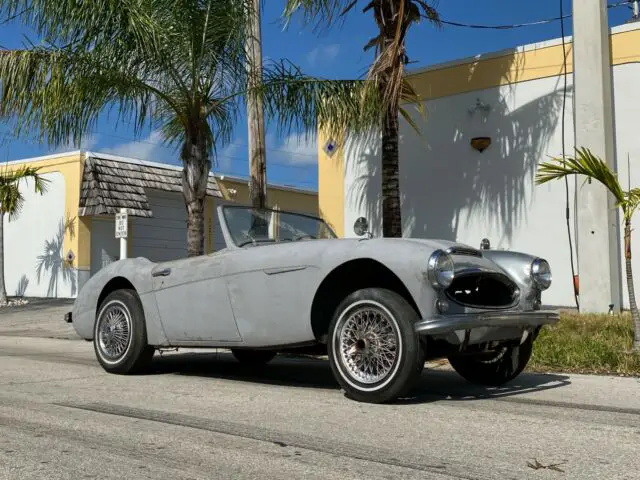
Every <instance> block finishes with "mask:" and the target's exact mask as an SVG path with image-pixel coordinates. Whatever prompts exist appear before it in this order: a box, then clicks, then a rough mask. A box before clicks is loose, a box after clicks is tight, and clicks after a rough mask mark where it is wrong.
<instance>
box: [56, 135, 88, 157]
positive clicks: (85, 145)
mask: <svg viewBox="0 0 640 480" xmlns="http://www.w3.org/2000/svg"><path fill="white" fill-rule="evenodd" d="M97 144H98V138H97V137H96V135H94V134H89V135H84V136H83V137H82V141H81V142H80V147H78V146H77V145H74V144H73V142H68V143H65V144H63V145H60V146H58V147H57V148H56V149H55V150H54V151H53V152H52V153H53V154H57V153H64V152H68V151H70V150H78V149H80V150H91V149H92V148H93V147H95V146H96V145H97Z"/></svg>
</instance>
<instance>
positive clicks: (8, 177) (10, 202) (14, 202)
mask: <svg viewBox="0 0 640 480" xmlns="http://www.w3.org/2000/svg"><path fill="white" fill-rule="evenodd" d="M39 170H40V169H39V168H34V167H30V166H22V167H20V168H17V169H15V170H9V169H5V170H4V171H3V172H2V173H0V212H1V213H3V214H8V215H9V221H11V220H13V219H15V218H16V217H18V216H19V215H20V212H21V211H22V207H23V206H24V196H23V195H22V192H21V191H20V183H21V182H23V181H26V180H28V179H31V180H33V183H34V190H35V192H36V193H39V194H41V195H42V194H44V193H46V191H47V186H48V184H49V180H48V179H46V178H43V177H42V176H41V175H40V174H39V173H38V172H39Z"/></svg>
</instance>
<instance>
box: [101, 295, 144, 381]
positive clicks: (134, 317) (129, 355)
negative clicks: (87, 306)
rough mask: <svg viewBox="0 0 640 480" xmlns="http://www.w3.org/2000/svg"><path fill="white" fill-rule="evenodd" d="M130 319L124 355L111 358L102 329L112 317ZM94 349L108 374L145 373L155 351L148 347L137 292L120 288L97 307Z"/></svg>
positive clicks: (121, 353) (120, 354) (115, 355)
mask: <svg viewBox="0 0 640 480" xmlns="http://www.w3.org/2000/svg"><path fill="white" fill-rule="evenodd" d="M110 313H111V314H116V315H122V314H124V315H125V316H128V319H129V321H128V322H127V321H126V317H125V320H124V321H125V323H128V325H129V334H128V335H127V340H126V347H125V348H124V350H123V351H122V352H117V354H114V355H111V356H110V355H109V352H108V351H106V346H105V344H104V343H105V342H104V341H103V337H101V336H100V330H101V327H102V325H103V324H104V322H105V321H106V320H107V317H108V315H109V314H110ZM93 328H94V329H93V349H94V351H95V354H96V358H97V359H98V362H99V363H100V365H102V368H104V369H105V370H106V371H107V372H109V373H116V374H133V373H141V372H143V371H145V370H146V369H147V368H148V367H149V365H150V363H151V359H152V358H153V354H154V352H155V349H154V348H153V347H152V346H150V345H148V344H147V327H146V323H145V318H144V311H143V309H142V304H141V303H140V299H139V298H138V295H137V293H136V292H135V291H134V290H129V289H121V290H115V291H113V292H111V293H110V294H109V295H107V297H106V298H105V299H104V300H103V302H102V303H101V304H100V306H99V307H98V315H97V316H96V322H95V325H94V327H93Z"/></svg>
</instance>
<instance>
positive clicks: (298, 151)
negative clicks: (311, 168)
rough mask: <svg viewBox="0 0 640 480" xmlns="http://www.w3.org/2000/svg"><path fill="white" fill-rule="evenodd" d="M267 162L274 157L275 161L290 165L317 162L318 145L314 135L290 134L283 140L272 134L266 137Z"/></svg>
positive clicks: (314, 163)
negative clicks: (306, 136)
mask: <svg viewBox="0 0 640 480" xmlns="http://www.w3.org/2000/svg"><path fill="white" fill-rule="evenodd" d="M267 155H268V159H267V163H268V162H269V159H274V161H276V162H277V163H284V164H291V165H305V166H306V165H316V164H317V163H318V147H317V140H316V136H315V135H309V137H308V138H305V135H304V134H292V135H289V136H288V137H286V138H285V139H284V140H283V141H278V140H277V139H276V138H274V137H273V136H272V135H270V136H269V137H268V138H267Z"/></svg>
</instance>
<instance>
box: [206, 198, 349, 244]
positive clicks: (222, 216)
mask: <svg viewBox="0 0 640 480" xmlns="http://www.w3.org/2000/svg"><path fill="white" fill-rule="evenodd" d="M232 209H241V210H247V211H249V212H251V211H252V210H257V211H259V212H263V213H277V214H280V215H282V214H285V215H294V216H298V217H305V218H309V219H312V220H315V221H317V222H318V223H319V224H322V225H324V227H325V228H326V229H327V231H328V232H329V233H330V234H331V235H332V237H331V238H328V239H324V240H335V239H338V238H339V237H338V235H337V234H336V232H335V231H334V230H333V228H331V226H330V225H329V224H328V223H327V222H326V221H325V220H324V219H323V218H321V217H319V216H317V215H312V214H309V213H305V212H295V211H292V210H282V209H277V208H271V207H264V208H257V207H253V206H251V205H246V204H224V205H220V206H218V208H217V210H218V217H219V218H218V220H219V222H220V227H221V229H222V233H223V236H224V240H225V244H226V245H227V248H233V249H244V248H246V247H255V246H266V245H279V244H282V243H290V242H289V241H283V240H278V241H276V240H273V241H257V242H248V243H241V244H239V245H238V244H237V243H236V242H235V239H234V235H233V234H232V233H231V229H230V228H229V225H228V222H227V215H226V211H228V210H232ZM317 240H319V239H317Z"/></svg>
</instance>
